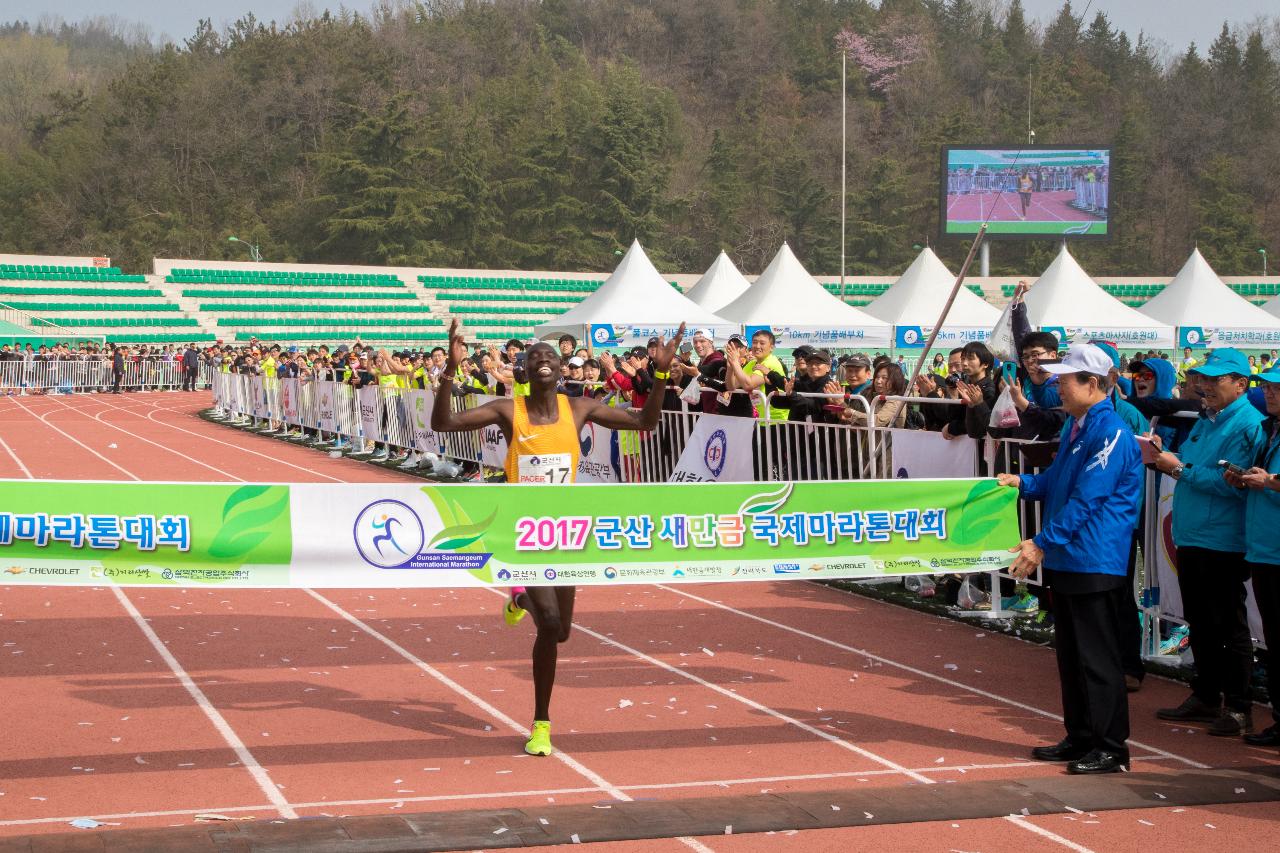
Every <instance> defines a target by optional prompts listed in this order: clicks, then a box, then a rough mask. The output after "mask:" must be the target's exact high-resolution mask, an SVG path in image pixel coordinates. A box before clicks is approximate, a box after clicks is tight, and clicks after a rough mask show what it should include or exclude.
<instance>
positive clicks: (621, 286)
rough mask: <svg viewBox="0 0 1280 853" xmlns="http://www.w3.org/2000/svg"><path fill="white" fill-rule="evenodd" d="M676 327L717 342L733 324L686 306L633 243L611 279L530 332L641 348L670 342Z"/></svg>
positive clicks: (598, 343) (538, 334)
mask: <svg viewBox="0 0 1280 853" xmlns="http://www.w3.org/2000/svg"><path fill="white" fill-rule="evenodd" d="M681 323H686V324H688V328H689V334H692V332H693V330H694V329H697V328H709V329H711V330H712V331H713V332H714V333H715V335H716V336H717V337H722V336H727V335H729V334H730V333H731V332H734V331H736V330H737V328H738V327H737V324H735V323H731V322H727V321H725V320H724V319H722V318H721V317H718V316H717V315H715V314H713V313H712V312H710V311H708V310H707V309H706V308H703V307H702V306H701V305H698V304H697V303H695V302H691V301H689V300H688V299H687V298H685V296H684V295H683V294H681V293H680V292H679V291H678V290H676V289H675V288H673V287H672V286H671V284H670V282H668V281H667V280H666V279H664V278H663V277H662V276H661V275H659V274H658V270H657V269H655V268H654V266H653V263H652V262H651V261H650V260H649V256H648V255H646V254H645V253H644V249H642V248H641V247H640V241H639V240H636V241H635V242H633V243H632V244H631V248H630V249H628V250H627V254H626V255H624V256H623V258H622V262H621V263H619V264H618V267H617V269H615V270H614V271H613V275H611V276H609V278H608V279H606V280H605V283H604V284H602V285H600V288H599V289H598V290H596V292H595V293H593V294H591V295H590V296H588V297H587V298H586V299H584V300H582V301H581V302H579V303H578V304H577V305H575V306H574V307H573V308H570V309H569V310H568V311H566V312H564V313H563V314H561V315H560V316H558V317H553V318H552V319H550V320H548V321H547V322H545V323H543V324H541V325H539V326H538V327H536V328H535V329H534V333H535V334H536V335H537V336H538V337H539V338H549V337H555V336H556V335H562V334H564V333H566V332H567V333H569V334H571V335H574V336H576V337H577V338H578V339H579V340H580V341H583V343H584V345H585V343H586V342H587V341H590V342H591V344H593V345H594V346H628V347H629V346H644V345H645V344H646V343H647V342H648V340H649V338H651V337H654V336H659V335H660V336H662V337H665V338H670V337H671V336H672V335H674V334H675V333H676V329H678V328H679V326H680V324H681Z"/></svg>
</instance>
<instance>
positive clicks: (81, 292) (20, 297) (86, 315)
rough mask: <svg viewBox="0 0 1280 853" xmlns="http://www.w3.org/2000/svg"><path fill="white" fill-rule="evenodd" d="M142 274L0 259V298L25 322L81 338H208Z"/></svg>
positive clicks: (163, 340)
mask: <svg viewBox="0 0 1280 853" xmlns="http://www.w3.org/2000/svg"><path fill="white" fill-rule="evenodd" d="M146 283H147V277H146V276H143V275H128V274H125V273H122V272H121V271H120V270H119V268H118V267H87V266H64V265H53V264H49V265H46V264H0V303H3V304H4V305H6V306H8V307H11V308H15V309H17V310H18V311H21V312H24V313H25V314H27V315H28V316H29V318H30V319H29V320H28V321H26V322H27V325H28V326H30V327H31V328H32V329H33V330H35V329H40V330H42V331H44V333H45V334H48V328H47V327H48V326H52V327H53V328H57V329H62V330H66V331H67V332H68V333H69V334H71V335H76V336H82V337H83V338H88V339H95V338H105V339H107V340H111V341H127V342H129V343H139V344H141V343H182V342H186V341H190V340H200V341H209V340H213V338H214V336H213V335H211V334H209V333H207V332H204V331H203V330H202V329H201V328H200V325H199V322H198V321H197V320H196V319H194V318H192V317H189V316H186V315H185V314H184V313H183V311H182V308H181V306H179V305H177V304H176V303H175V302H173V301H172V300H170V299H168V298H167V297H166V296H165V293H164V291H163V290H160V289H158V288H154V287H136V286H134V287H116V286H114V285H118V284H130V285H138V284H144V285H145V284H146Z"/></svg>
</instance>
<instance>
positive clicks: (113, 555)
mask: <svg viewBox="0 0 1280 853" xmlns="http://www.w3.org/2000/svg"><path fill="white" fill-rule="evenodd" d="M677 491H678V489H676V488H673V487H672V486H670V485H668V484H661V483H659V484H653V485H634V484H626V485H612V484H610V485H584V484H573V485H565V486H553V485H491V486H475V485H448V486H436V485H431V486H415V485H412V484H354V483H353V484H347V483H333V484H301V485H241V484H229V485H221V484H203V483H80V482H39V481H36V482H33V481H30V480H0V506H3V507H5V510H4V511H0V582H2V583H4V584H32V585H79V586H102V585H105V584H111V583H115V584H121V585H132V586H196V587H199V586H217V587H226V588H237V587H243V588H252V587H258V588H261V587H317V588H365V587H370V588H372V587H466V586H474V587H483V586H493V585H496V586H508V585H512V584H517V585H525V586H551V585H557V584H559V585H564V584H610V583H658V582H661V583H682V582H683V583H692V582H706V581H732V580H783V579H787V578H803V579H817V578H865V577H881V576H884V575H903V574H920V573H942V572H948V573H954V572H976V571H990V570H993V569H999V568H1004V567H1007V566H1008V565H1009V563H1010V561H1011V559H1012V555H1010V554H1009V553H1008V551H1007V549H1008V548H1010V547H1012V546H1013V545H1016V544H1017V543H1018V541H1019V539H1020V536H1019V532H1018V520H1017V510H1016V502H1017V499H1018V494H1017V490H1016V489H1008V488H1001V487H999V486H998V485H997V484H996V483H995V481H994V480H866V481H856V482H806V483H706V484H702V485H701V486H700V487H699V489H698V491H697V492H690V493H689V494H688V496H687V497H681V498H676V492H677ZM690 504H695V505H696V511H691V510H690V509H689V505H690ZM855 507H856V509H855ZM19 508H21V509H20V511H19Z"/></svg>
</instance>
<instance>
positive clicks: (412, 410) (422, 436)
mask: <svg viewBox="0 0 1280 853" xmlns="http://www.w3.org/2000/svg"><path fill="white" fill-rule="evenodd" d="M408 403H409V419H410V423H412V424H413V446H414V449H415V450H417V451H418V452H419V453H434V454H436V455H437V456H438V455H440V454H441V453H443V452H444V451H443V450H442V449H441V447H440V436H438V435H436V432H435V430H433V429H432V428H431V409H432V408H434V406H435V403H436V395H435V394H434V393H432V392H431V391H422V390H418V391H410V392H409V400H408ZM505 457H506V454H503V458H504V460H505Z"/></svg>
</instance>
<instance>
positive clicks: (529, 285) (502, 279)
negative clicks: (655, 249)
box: [418, 275, 675, 293]
mask: <svg viewBox="0 0 1280 853" xmlns="http://www.w3.org/2000/svg"><path fill="white" fill-rule="evenodd" d="M418 281H420V282H421V283H422V285H423V287H425V288H427V289H428V290H436V289H452V290H553V291H572V292H576V293H595V292H596V291H597V290H599V289H600V285H602V284H604V280H603V279H601V280H599V281H595V280H591V279H581V278H533V277H528V276H457V275H420V276H418ZM672 285H673V286H674V285H675V282H672Z"/></svg>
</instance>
